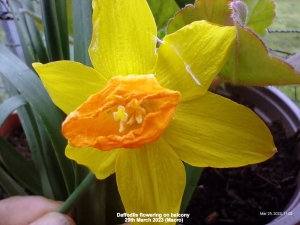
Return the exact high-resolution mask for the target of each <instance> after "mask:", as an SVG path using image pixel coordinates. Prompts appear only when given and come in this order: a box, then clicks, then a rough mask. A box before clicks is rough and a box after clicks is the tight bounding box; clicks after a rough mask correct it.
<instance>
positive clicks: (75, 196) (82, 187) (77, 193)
mask: <svg viewBox="0 0 300 225" xmlns="http://www.w3.org/2000/svg"><path fill="white" fill-rule="evenodd" d="M94 180H95V175H94V174H93V173H92V172H89V174H88V175H87V176H86V177H85V178H84V180H83V181H82V182H81V183H80V184H79V186H78V187H77V188H76V189H75V190H74V191H73V193H72V194H71V195H70V196H69V197H68V199H67V200H66V201H65V202H64V203H63V205H62V206H61V207H60V209H59V210H58V212H60V213H68V212H69V211H70V209H71V208H72V207H73V205H74V204H75V203H76V202H77V201H78V200H79V199H80V198H81V196H82V195H83V194H84V193H85V191H86V190H87V188H88V187H89V186H90V185H91V183H92V182H93V181H94Z"/></svg>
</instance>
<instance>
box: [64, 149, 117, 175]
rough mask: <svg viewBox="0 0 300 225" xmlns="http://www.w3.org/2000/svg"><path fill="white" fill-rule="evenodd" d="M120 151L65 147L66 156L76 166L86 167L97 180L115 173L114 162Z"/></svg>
mask: <svg viewBox="0 0 300 225" xmlns="http://www.w3.org/2000/svg"><path fill="white" fill-rule="evenodd" d="M120 151H121V150H120V149H115V150H114V151H109V152H103V151H100V150H99V149H95V148H88V147H86V148H76V147H73V146H71V145H67V147H66V152H65V153H66V156H67V157H68V158H70V159H72V160H75V161H76V162H77V163H78V164H81V165H84V166H87V167H88V168H89V169H90V170H91V171H92V172H93V173H94V174H95V175H96V177H97V178H98V179H100V180H101V179H104V178H106V177H108V176H109V175H111V174H113V173H114V172H115V162H116V158H117V156H118V155H119V152H120Z"/></svg>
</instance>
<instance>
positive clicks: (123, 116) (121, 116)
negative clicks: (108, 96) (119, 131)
mask: <svg viewBox="0 0 300 225" xmlns="http://www.w3.org/2000/svg"><path fill="white" fill-rule="evenodd" d="M113 116H114V119H115V121H119V120H120V121H124V122H125V121H126V120H127V118H128V114H127V113H126V112H125V107H124V106H121V105H119V106H118V111H117V112H114V113H113Z"/></svg>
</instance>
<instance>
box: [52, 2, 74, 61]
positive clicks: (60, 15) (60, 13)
mask: <svg viewBox="0 0 300 225" xmlns="http://www.w3.org/2000/svg"><path fill="white" fill-rule="evenodd" d="M55 6H56V16H57V25H58V29H59V36H60V43H61V48H62V52H63V59H70V49H69V30H68V25H69V23H68V11H67V0H55ZM53 19H54V18H53Z"/></svg>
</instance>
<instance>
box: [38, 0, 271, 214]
mask: <svg viewBox="0 0 300 225" xmlns="http://www.w3.org/2000/svg"><path fill="white" fill-rule="evenodd" d="M235 35H236V34H235V29H234V28H233V27H220V26H217V25H213V24H210V23H207V22H205V21H197V22H194V23H192V24H190V25H188V26H185V27H183V28H182V29H180V30H178V31H177V32H175V33H173V34H170V35H167V36H166V37H165V38H164V39H163V40H162V41H161V43H160V46H159V48H158V49H156V45H157V38H156V36H157V29H156V25H155V21H154V19H153V16H152V14H151V11H150V9H149V7H148V5H147V2H146V1H145V0H130V1H122V0H115V1H110V0H94V1H93V35H92V41H91V45H90V48H89V54H90V58H91V61H92V64H93V67H94V68H90V67H87V66H84V65H82V64H80V63H76V62H71V61H58V62H53V63H49V64H45V65H43V64H40V63H35V64H33V66H34V68H35V70H36V71H37V72H38V74H39V75H40V77H41V79H42V82H43V84H44V86H45V87H46V89H47V90H48V92H49V94H50V96H51V98H52V100H53V101H54V103H55V104H56V105H57V106H58V107H59V108H61V109H62V110H63V111H64V112H65V113H66V114H68V116H67V118H66V120H65V121H64V123H63V125H62V132H63V135H64V136H65V137H66V138H67V139H68V141H69V144H68V146H67V147H66V155H67V157H69V158H70V159H73V160H75V161H76V162H78V163H79V164H83V165H86V166H87V167H89V168H90V169H91V170H92V171H93V172H94V173H95V175H96V176H97V178H99V179H104V178H106V177H108V176H109V175H110V174H112V173H114V172H115V173H116V178H117V185H118V189H119V192H120V195H121V198H122V201H123V204H124V206H125V209H126V212H127V213H140V212H142V213H162V214H163V213H177V212H178V211H179V208H180V203H181V198H182V195H183V191H184V188H185V182H186V181H185V179H186V178H185V170H184V166H183V163H182V161H184V162H186V163H188V164H190V165H193V166H198V167H205V166H211V167H237V166H243V165H247V164H251V163H258V162H261V161H264V160H266V159H268V158H269V157H271V156H272V155H273V154H274V153H275V151H276V148H275V147H274V144H273V139H272V136H271V134H270V132H269V130H268V128H267V127H266V126H265V124H264V123H263V122H262V121H261V120H260V119H259V118H258V117H257V116H256V115H255V114H254V113H253V112H251V111H250V110H249V109H247V108H245V107H243V106H241V105H239V104H236V103H234V102H232V101H230V100H228V99H225V98H223V97H220V96H218V95H216V94H213V93H211V92H209V91H207V90H208V87H209V86H210V84H211V82H212V80H213V79H214V77H215V76H216V75H217V73H218V72H219V71H220V69H221V68H222V66H223V65H224V63H225V62H226V60H227V59H228V55H229V52H230V50H231V47H232V44H233V41H234V39H235Z"/></svg>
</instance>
